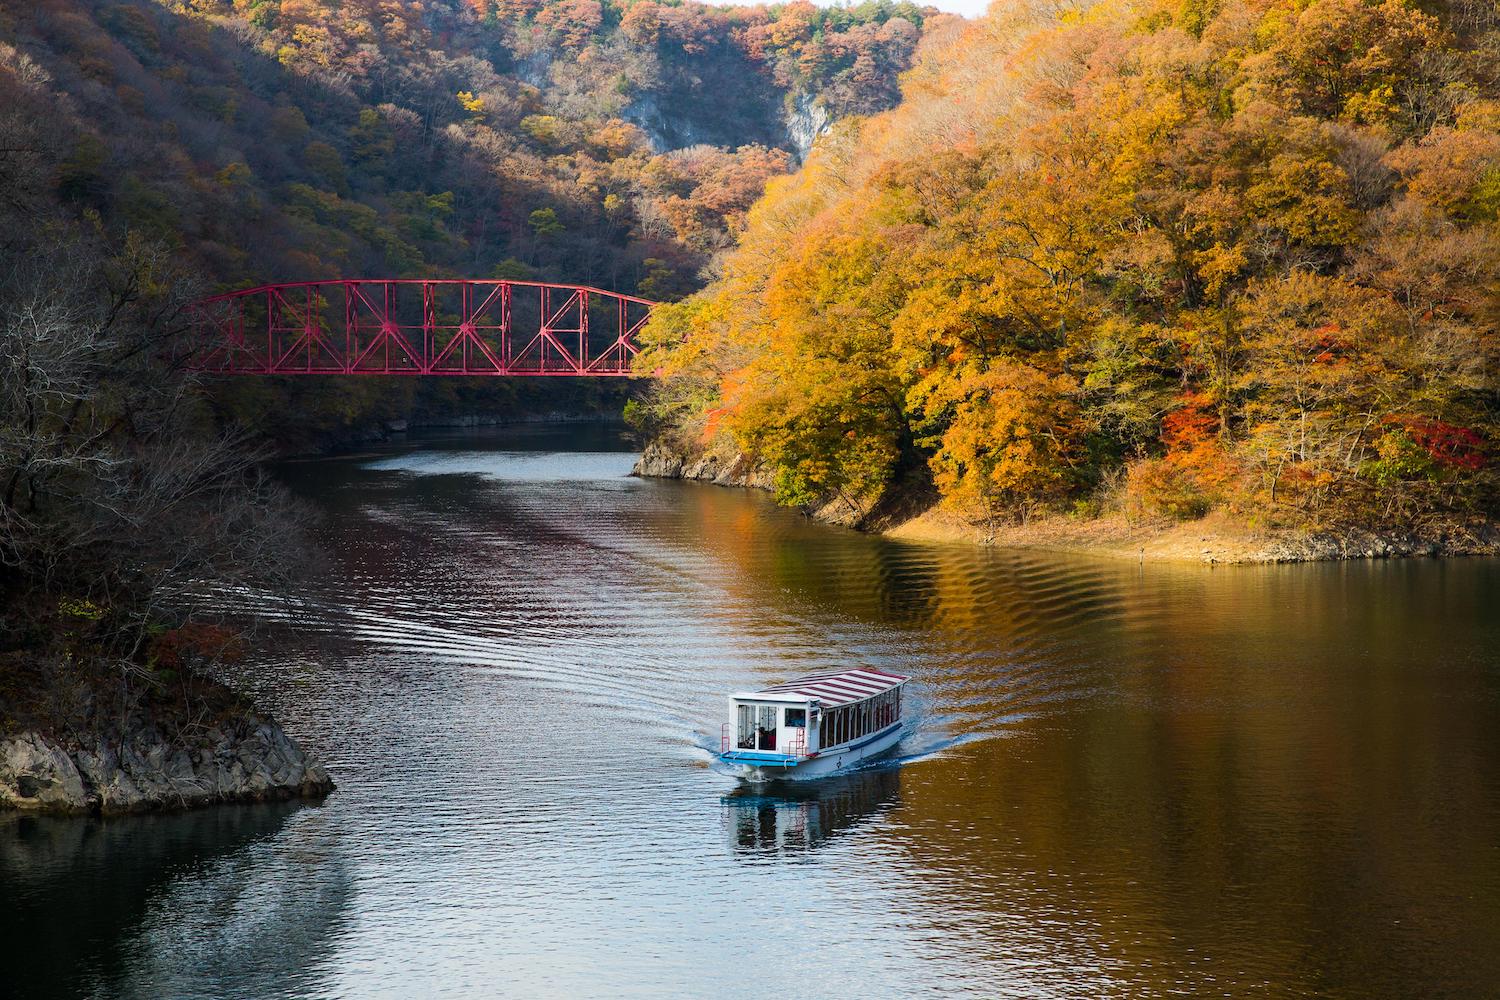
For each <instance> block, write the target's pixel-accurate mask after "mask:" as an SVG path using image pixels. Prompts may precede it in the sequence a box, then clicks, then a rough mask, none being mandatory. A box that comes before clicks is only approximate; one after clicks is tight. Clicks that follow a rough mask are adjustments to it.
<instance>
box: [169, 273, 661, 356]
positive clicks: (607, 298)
mask: <svg viewBox="0 0 1500 1000" xmlns="http://www.w3.org/2000/svg"><path fill="white" fill-rule="evenodd" d="M410 285H416V286H420V287H419V288H415V289H409V290H408V289H407V288H406V286H410ZM403 291H407V292H409V294H406V295H403V294H402V293H403ZM410 293H416V294H410ZM403 303H404V304H405V305H406V306H407V309H406V310H403ZM655 305H656V303H654V302H652V301H650V300H649V299H643V298H639V297H637V296H634V295H623V294H621V293H619V292H610V291H606V290H604V289H602V288H592V287H590V286H588V285H565V284H553V283H548V282H541V281H509V280H498V279H490V280H485V279H473V280H471V279H462V278H441V279H425V278H374V279H364V278H340V279H336V280H331V281H296V282H287V283H282V284H273V285H260V286H258V287H256V288H247V289H244V290H241V291H236V292H226V293H224V294H223V295H215V296H213V297H212V298H207V299H204V300H203V301H201V302H198V303H196V304H195V305H194V307H193V310H192V315H193V322H192V324H191V336H192V343H191V345H190V346H191V348H192V360H191V366H192V367H193V368H195V369H198V370H200V371H206V372H216V373H220V374H227V375H488V376H498V375H506V376H509V375H518V376H554V375H560V376H575V377H576V376H589V377H614V378H624V377H630V376H633V375H634V374H635V372H634V371H632V369H631V361H632V359H634V357H635V356H636V355H637V354H639V353H640V346H639V344H638V343H637V342H636V339H637V337H638V336H639V334H640V331H641V329H642V328H643V327H644V326H645V325H646V320H647V319H648V318H649V316H650V314H651V310H652V308H654V307H655ZM596 311H597V312H598V315H593V314H594V313H595V312H596ZM340 324H341V325H342V326H343V335H342V336H340V335H339V333H338V329H337V328H338V326H339V325H340ZM251 329H259V330H264V331H265V337H264V343H261V338H259V337H258V336H257V337H255V338H250V337H247V336H246V333H247V331H249V330H251ZM418 345H420V347H419V346H418Z"/></svg>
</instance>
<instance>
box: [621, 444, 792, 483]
mask: <svg viewBox="0 0 1500 1000" xmlns="http://www.w3.org/2000/svg"><path fill="white" fill-rule="evenodd" d="M631 475H633V476H643V477H645V478H648V479H696V480H699V481H701V482H706V483H714V484H716V485H718V486H747V487H750V488H751V489H757V490H769V489H772V488H773V486H774V484H773V483H772V481H771V474H770V473H769V472H767V471H766V470H765V469H764V468H763V467H761V466H760V465H758V464H757V463H756V462H755V461H754V460H752V459H751V458H749V457H748V456H747V455H744V454H742V453H739V454H718V453H715V452H705V453H702V454H698V455H683V454H681V453H679V452H678V451H675V450H674V449H672V448H669V447H667V446H666V445H664V444H661V443H660V442H653V443H651V444H649V445H647V446H646V450H645V451H644V452H643V453H642V454H641V457H640V458H639V459H638V460H637V461H636V463H635V468H634V469H632V470H631Z"/></svg>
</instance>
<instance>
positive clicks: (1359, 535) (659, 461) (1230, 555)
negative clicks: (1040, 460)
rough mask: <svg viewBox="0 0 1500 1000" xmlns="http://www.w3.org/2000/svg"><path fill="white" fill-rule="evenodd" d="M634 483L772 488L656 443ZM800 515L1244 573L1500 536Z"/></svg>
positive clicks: (746, 470)
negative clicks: (1250, 568) (1256, 567)
mask: <svg viewBox="0 0 1500 1000" xmlns="http://www.w3.org/2000/svg"><path fill="white" fill-rule="evenodd" d="M634 474H635V475H638V476H642V477H646V478H661V479H690V480H697V481H700V482H709V483H713V484H715V485H718V486H737V487H744V488H750V489H762V490H769V489H771V488H772V486H773V483H772V481H771V477H770V475H769V474H768V473H767V472H766V471H765V470H764V469H761V468H759V467H757V466H756V464H755V463H754V462H752V461H751V460H749V459H748V458H747V457H746V456H745V455H742V454H733V455H730V454H718V453H714V452H707V453H704V454H700V455H696V456H692V457H690V458H684V457H683V456H680V455H678V454H675V453H674V452H672V451H671V450H669V449H667V448H665V447H663V446H662V445H660V444H651V445H649V446H648V447H647V448H646V450H645V452H644V453H643V454H642V455H641V458H640V460H639V461H637V463H636V466H635V471H634ZM804 513H806V514H807V515H808V516H810V517H812V518H814V519H816V520H819V521H825V522H828V523H830V524H839V525H843V526H845V527H850V528H855V529H857V530H861V531H871V532H875V533H878V534H883V535H887V536H889V537H891V538H902V539H908V540H911V541H922V542H942V543H951V544H966V545H993V546H999V547H1003V548H1020V549H1038V550H1046V551H1059V552H1087V553H1091V554H1096V555H1104V556H1111V557H1116V558H1122V559H1139V560H1153V561H1156V560H1165V561H1173V562H1201V563H1209V564H1241V563H1290V562H1314V561H1322V560H1334V559H1388V558H1402V557H1435V556H1467V555H1500V528H1497V526H1496V525H1495V524H1493V523H1489V522H1484V521H1474V522H1468V521H1462V520H1459V519H1454V520H1451V521H1447V522H1442V523H1435V524H1431V525H1427V526H1424V527H1421V528H1407V529H1403V530H1373V529H1367V528H1356V527H1350V528H1341V529H1339V530H1337V531H1334V530H1326V531H1306V530H1300V531H1299V530H1289V529H1267V528H1258V527H1255V526H1253V525H1249V524H1245V523H1243V522H1240V521H1236V520H1235V519H1233V518H1231V517H1229V516H1227V515H1225V514H1224V513H1222V512H1216V513H1212V514H1209V515H1208V516H1207V517H1204V518H1200V519H1198V520H1193V521H1176V520H1171V519H1167V518H1132V517H1126V516H1124V515H1121V514H1113V515H1103V516H1098V517H1069V516H1066V515H1046V516H1043V517H1038V518H1033V519H1032V520H1030V521H1028V522H1026V523H1024V524H997V525H994V526H988V525H984V524H974V523H972V522H969V521H966V520H964V519H963V518H960V517H957V516H955V515H953V514H950V513H947V512H945V511H942V510H939V509H937V508H936V507H935V506H934V504H933V502H932V500H931V499H930V498H917V497H913V498H908V499H907V501H906V502H899V501H897V502H892V503H889V504H886V505H883V506H882V507H880V508H878V509H877V510H875V511H873V512H863V511H860V510H859V509H857V508H855V507H853V506H852V505H850V504H848V503H846V502H844V501H841V500H834V501H832V502H830V503H827V504H824V505H823V506H821V507H817V508H809V509H807V510H805V511H804Z"/></svg>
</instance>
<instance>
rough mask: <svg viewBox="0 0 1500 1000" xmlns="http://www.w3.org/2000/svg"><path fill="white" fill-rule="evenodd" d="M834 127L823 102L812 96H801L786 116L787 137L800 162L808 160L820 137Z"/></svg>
mask: <svg viewBox="0 0 1500 1000" xmlns="http://www.w3.org/2000/svg"><path fill="white" fill-rule="evenodd" d="M832 126H833V117H832V116H831V115H829V113H828V109H827V108H825V107H823V104H822V102H821V101H819V100H817V99H816V98H815V97H813V95H811V94H799V95H797V99H796V101H795V102H793V104H792V108H791V110H790V111H789V112H787V116H786V136H787V139H788V140H790V142H791V144H792V148H793V149H795V150H796V151H797V159H798V160H799V161H802V160H806V159H807V154H808V153H811V152H812V148H813V143H815V142H817V141H818V136H820V135H822V134H823V133H824V132H827V131H828V130H829V129H830V128H831V127H832Z"/></svg>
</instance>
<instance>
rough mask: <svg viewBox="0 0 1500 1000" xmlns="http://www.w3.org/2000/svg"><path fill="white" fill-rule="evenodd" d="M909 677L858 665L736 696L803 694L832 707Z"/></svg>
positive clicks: (868, 694) (890, 686) (782, 696)
mask: <svg viewBox="0 0 1500 1000" xmlns="http://www.w3.org/2000/svg"><path fill="white" fill-rule="evenodd" d="M908 680H910V678H908V677H903V676H901V675H900V674H890V673H886V672H885V671H884V670H876V669H875V668H873V667H859V668H857V669H855V670H832V671H829V672H827V673H821V674H808V675H807V676H806V677H798V678H797V679H796V680H792V681H787V682H786V683H784V684H773V685H771V686H770V687H768V688H762V689H761V690H759V691H755V692H753V693H750V694H743V695H735V697H737V698H757V697H761V696H771V697H775V698H785V697H787V696H789V695H794V696H795V695H801V696H802V697H804V698H816V699H818V701H820V702H821V703H822V704H823V705H824V706H825V707H828V708H832V707H834V706H836V705H847V704H849V703H850V702H853V701H864V700H865V699H866V698H869V697H871V696H872V695H877V694H880V693H881V692H882V691H889V690H890V689H891V688H894V687H897V686H899V685H901V684H905V683H906V682H907V681H908Z"/></svg>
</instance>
